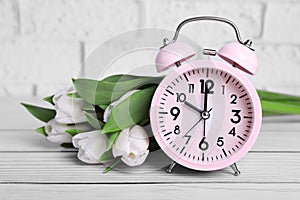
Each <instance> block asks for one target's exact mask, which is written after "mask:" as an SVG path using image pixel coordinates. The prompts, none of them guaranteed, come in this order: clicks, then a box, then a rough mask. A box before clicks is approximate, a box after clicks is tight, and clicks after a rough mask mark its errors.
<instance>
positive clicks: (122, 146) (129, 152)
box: [112, 125, 149, 166]
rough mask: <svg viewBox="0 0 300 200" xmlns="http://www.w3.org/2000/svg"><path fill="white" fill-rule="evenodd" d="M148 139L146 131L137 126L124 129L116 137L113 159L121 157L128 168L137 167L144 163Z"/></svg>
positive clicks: (147, 151)
mask: <svg viewBox="0 0 300 200" xmlns="http://www.w3.org/2000/svg"><path fill="white" fill-rule="evenodd" d="M148 146H149V138H148V135H147V133H146V131H145V130H144V129H143V128H142V127H141V126H139V125H135V126H133V127H131V128H127V129H124V130H122V131H121V132H120V134H119V136H118V137H117V139H116V141H115V143H114V145H113V148H112V153H113V156H114V157H117V156H122V157H121V160H122V161H123V162H124V163H125V164H127V165H128V166H138V165H141V164H143V163H144V162H145V160H146V158H147V156H148V154H149V150H148Z"/></svg>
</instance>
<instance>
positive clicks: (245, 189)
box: [0, 183, 300, 200]
mask: <svg viewBox="0 0 300 200" xmlns="http://www.w3.org/2000/svg"><path fill="white" fill-rule="evenodd" d="M299 195H300V185H299V184H259V185H257V184H222V183H221V184H220V183H217V184H209V185H208V184H205V183H202V184H167V185H166V184H139V185H137V184H134V185H132V184H122V185H107V184H101V185H98V184H97V185H74V184H67V185H59V184H53V185H52V184H51V185H35V184H34V185H32V184H22V185H16V184H12V185H0V199H14V200H18V199H20V200H35V199H53V197H55V199H56V200H60V199H61V200H66V199H73V200H76V199H80V200H81V199H87V198H88V199H95V198H97V199H124V200H125V199H143V200H153V199H174V198H175V199H192V198H190V197H194V199H212V200H214V199H216V200H220V199H235V198H237V197H240V198H241V199H243V200H253V199H264V200H276V199H280V200H282V199H298V198H299ZM188 197H189V198H188Z"/></svg>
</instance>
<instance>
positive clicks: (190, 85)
mask: <svg viewBox="0 0 300 200" xmlns="http://www.w3.org/2000/svg"><path fill="white" fill-rule="evenodd" d="M194 89H195V85H194V84H193V83H189V93H194V92H195V91H194Z"/></svg>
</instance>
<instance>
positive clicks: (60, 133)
mask: <svg viewBox="0 0 300 200" xmlns="http://www.w3.org/2000/svg"><path fill="white" fill-rule="evenodd" d="M68 129H77V130H80V131H90V130H91V129H92V128H91V126H90V125H88V124H76V125H67V124H61V123H59V122H57V121H56V120H55V119H52V120H50V121H48V122H47V123H46V125H45V132H46V133H47V135H48V136H47V139H48V140H49V141H51V142H53V143H59V144H61V143H71V142H72V136H71V135H70V134H69V133H66V132H65V131H66V130H68Z"/></svg>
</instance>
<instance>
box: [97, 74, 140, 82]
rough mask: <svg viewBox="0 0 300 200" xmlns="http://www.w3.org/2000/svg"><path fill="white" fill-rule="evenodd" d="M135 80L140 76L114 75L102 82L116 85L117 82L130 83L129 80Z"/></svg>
mask: <svg viewBox="0 0 300 200" xmlns="http://www.w3.org/2000/svg"><path fill="white" fill-rule="evenodd" d="M135 78H138V76H132V75H126V74H117V75H112V76H109V77H106V78H104V79H102V81H107V82H112V83H115V82H119V81H129V80H132V79H135Z"/></svg>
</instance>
